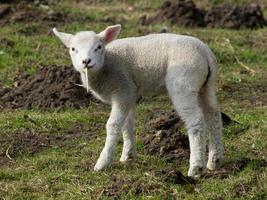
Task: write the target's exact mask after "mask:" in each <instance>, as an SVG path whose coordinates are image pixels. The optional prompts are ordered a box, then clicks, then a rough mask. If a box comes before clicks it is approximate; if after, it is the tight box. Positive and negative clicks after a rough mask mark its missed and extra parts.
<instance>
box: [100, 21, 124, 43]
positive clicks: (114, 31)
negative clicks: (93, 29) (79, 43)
mask: <svg viewBox="0 0 267 200" xmlns="http://www.w3.org/2000/svg"><path fill="white" fill-rule="evenodd" d="M120 31H121V25H120V24H117V25H114V26H108V27H107V28H106V29H105V30H104V31H102V32H101V33H99V34H98V35H99V36H100V37H101V38H102V39H103V41H104V43H105V44H108V43H110V42H111V41H113V40H115V39H116V38H117V36H118V35H119V33H120Z"/></svg>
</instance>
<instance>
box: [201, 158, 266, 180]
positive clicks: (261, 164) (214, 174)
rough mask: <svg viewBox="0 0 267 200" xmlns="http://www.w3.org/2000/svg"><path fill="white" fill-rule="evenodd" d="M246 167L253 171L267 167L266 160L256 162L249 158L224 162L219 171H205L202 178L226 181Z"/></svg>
mask: <svg viewBox="0 0 267 200" xmlns="http://www.w3.org/2000/svg"><path fill="white" fill-rule="evenodd" d="M248 165H251V166H253V169H260V168H266V167H267V161H266V160H263V159H262V160H256V159H250V158H239V159H237V160H232V161H229V162H226V163H224V164H223V165H222V167H221V169H219V170H216V171H206V172H205V173H204V174H203V177H204V178H219V179H226V178H229V177H230V176H233V175H236V174H238V173H239V172H241V171H243V170H244V169H245V168H246V167H247V166H248Z"/></svg>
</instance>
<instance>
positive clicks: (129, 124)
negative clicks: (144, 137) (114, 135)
mask: <svg viewBox="0 0 267 200" xmlns="http://www.w3.org/2000/svg"><path fill="white" fill-rule="evenodd" d="M134 115H135V114H134V109H131V110H130V112H129V114H128V116H127V118H126V120H125V123H124V126H123V127H122V133H123V149H122V154H121V158H120V161H121V162H126V161H130V160H135V159H136V148H135V139H134V126H135V119H134Z"/></svg>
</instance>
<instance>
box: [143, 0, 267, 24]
mask: <svg viewBox="0 0 267 200" xmlns="http://www.w3.org/2000/svg"><path fill="white" fill-rule="evenodd" d="M140 21H141V24H143V25H148V24H151V23H159V22H162V21H169V22H171V23H172V24H177V25H179V26H184V27H206V26H208V27H221V28H232V29H239V28H241V27H246V28H262V27H264V26H266V25H267V23H266V20H265V19H264V16H263V12H262V10H261V7H260V6H259V5H258V4H251V5H246V6H232V5H219V6H213V7H211V8H210V9H207V10H205V9H201V8H198V7H197V6H196V4H195V3H194V1H192V0H177V1H165V2H164V3H163V4H162V6H161V7H160V11H159V12H158V14H156V15H155V16H153V17H151V18H148V19H147V17H146V16H143V17H141V19H140Z"/></svg>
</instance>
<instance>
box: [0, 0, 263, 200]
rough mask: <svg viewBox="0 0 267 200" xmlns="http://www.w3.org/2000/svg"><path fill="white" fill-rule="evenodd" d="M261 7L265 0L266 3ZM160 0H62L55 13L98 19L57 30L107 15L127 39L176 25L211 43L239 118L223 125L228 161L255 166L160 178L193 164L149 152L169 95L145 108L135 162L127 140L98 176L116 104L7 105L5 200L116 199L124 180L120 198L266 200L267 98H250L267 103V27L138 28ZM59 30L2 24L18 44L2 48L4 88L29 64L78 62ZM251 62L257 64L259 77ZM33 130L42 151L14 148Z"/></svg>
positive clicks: (2, 125) (140, 110) (0, 132)
mask: <svg viewBox="0 0 267 200" xmlns="http://www.w3.org/2000/svg"><path fill="white" fill-rule="evenodd" d="M197 2H198V3H199V4H202V5H207V3H209V2H212V3H219V2H222V1H217V0H216V1H208V0H206V1H205V0H203V1H197ZM238 2H239V3H244V2H252V1H243V0H242V1H241V0H240V1H238ZM262 3H263V5H265V4H266V2H265V1H262ZM160 4H161V1H158V0H157V1H141V0H139V1H133V0H131V1H120V2H118V1H111V3H99V4H94V5H90V4H86V3H85V4H83V3H80V4H77V5H76V4H75V3H74V1H61V3H60V4H59V5H56V8H55V9H63V10H64V11H66V12H68V13H83V14H84V15H86V16H88V18H89V20H88V21H81V22H69V23H65V24H64V23H61V24H58V25H57V28H58V29H59V30H62V31H67V32H71V33H74V32H77V31H79V30H85V29H89V30H90V29H92V30H95V31H101V30H102V29H104V28H105V26H107V25H109V24H110V23H109V22H103V16H108V17H110V18H114V19H115V21H121V22H122V25H123V30H122V33H121V37H128V36H136V35H141V34H142V33H139V32H138V29H141V30H144V31H149V32H158V31H159V30H160V29H161V28H162V27H164V26H167V27H168V30H170V31H171V32H175V33H180V34H187V35H193V36H196V37H198V38H200V39H201V40H203V41H205V42H207V43H208V44H209V46H210V47H211V49H212V50H213V51H214V52H215V54H216V56H217V58H218V61H219V63H220V72H219V78H218V97H219V101H220V105H221V108H222V110H223V111H224V112H225V113H227V114H228V115H230V116H231V117H232V118H233V119H235V120H236V121H238V122H239V123H240V125H231V126H229V127H227V128H225V129H224V132H223V135H224V136H223V140H224V144H225V158H224V162H225V163H227V162H228V161H233V160H239V159H240V158H248V159H250V160H251V161H250V162H249V163H248V165H246V166H245V168H244V169H243V170H241V171H240V172H238V173H237V174H233V175H231V176H230V177H229V178H226V179H219V178H216V177H214V178H203V179H200V180H199V181H198V183H197V184H196V185H194V186H190V185H186V186H181V185H177V184H173V183H170V182H166V181H164V180H163V179H161V178H159V177H156V176H154V175H152V174H151V170H161V169H165V168H168V167H175V168H176V169H178V170H181V171H182V172H183V173H184V174H186V173H187V169H188V161H184V162H181V163H168V162H165V161H164V160H163V159H162V158H160V157H157V156H153V155H147V154H145V153H144V151H143V144H142V142H141V138H142V137H143V136H144V135H145V133H146V131H147V130H146V127H145V123H146V122H147V121H148V120H149V117H150V116H151V115H152V112H153V110H168V109H170V108H172V106H171V103H170V101H169V100H168V98H167V97H166V96H165V95H159V96H157V97H151V96H149V97H146V98H145V99H144V101H142V102H141V104H139V105H138V106H137V122H136V123H137V127H136V132H137V133H136V135H137V137H136V138H137V150H138V161H137V162H136V163H133V164H132V165H130V164H127V165H123V164H121V163H119V162H118V159H119V156H120V152H121V146H122V142H121V141H120V143H119V145H118V149H117V154H116V162H115V163H114V165H113V166H112V167H111V168H109V169H107V170H105V171H103V172H98V173H95V172H93V171H92V169H93V166H94V163H95V162H96V160H97V157H98V155H99V153H100V152H101V148H102V147H103V145H104V138H105V130H104V128H105V122H106V120H107V118H108V114H109V110H110V108H109V107H108V106H102V105H100V106H97V105H92V106H90V107H88V108H82V109H80V110H73V109H67V110H64V111H59V112H58V111H57V112H56V111H41V110H24V109H20V110H15V111H14V110H3V111H1V112H0V142H1V141H6V140H5V139H6V138H7V137H10V138H13V140H10V142H11V143H5V142H4V143H3V144H0V154H1V153H3V154H7V155H10V157H11V160H10V159H6V160H5V162H4V163H2V162H1V160H0V199H12V200H13V199H97V198H98V199H108V198H109V197H108V196H107V195H106V190H107V189H108V188H110V187H112V185H114V184H115V183H118V182H116V180H120V179H122V180H125V183H122V184H121V185H120V186H119V188H118V191H117V194H118V195H119V197H120V199H148V198H150V199H203V200H204V199H234V198H236V199H266V197H267V170H266V166H265V167H261V160H266V159H267V154H266V152H267V142H266V133H267V124H266V119H267V109H266V108H267V106H266V101H265V104H263V105H261V104H260V103H257V104H256V103H253V102H252V103H251V102H250V101H249V100H250V99H251V98H252V97H253V98H254V99H255V100H256V101H258V102H264V101H263V100H264V98H266V94H264V93H262V92H260V91H266V90H264V88H266V87H267V68H266V66H267V57H266V55H267V54H266V53H267V52H266V45H267V42H266V30H267V29H266V28H265V29H259V30H239V31H234V30H224V29H203V28H199V29H190V28H181V27H177V26H175V25H171V24H169V23H163V24H158V25H150V26H148V27H141V26H140V25H138V23H137V21H138V18H139V17H140V16H141V15H143V14H150V15H152V14H153V13H154V12H155V11H156V8H157V7H158V6H159V5H160ZM129 7H133V8H130V9H129ZM265 12H266V10H265ZM118 13H120V15H118ZM54 26H55V24H50V23H41V22H34V23H31V24H27V25H25V24H23V23H14V24H7V25H5V26H3V27H1V30H0V39H2V38H5V39H7V40H8V41H11V43H13V45H11V46H5V45H3V44H0V51H3V52H4V54H0V83H1V84H4V85H7V86H10V85H11V84H12V83H13V78H14V75H15V74H16V73H18V72H19V71H20V70H25V71H27V72H28V73H29V74H32V73H34V72H35V71H36V69H37V68H38V67H39V66H46V67H49V66H51V65H65V64H69V63H70V59H69V56H68V52H67V50H66V49H65V48H64V47H63V45H61V43H60V42H59V41H58V40H57V38H55V37H54V36H53V35H49V34H47V33H48V30H50V29H51V28H53V27H54ZM25 27H26V29H27V27H30V28H32V27H35V28H36V32H35V33H34V34H30V35H25V34H23V33H21V32H18V31H17V30H22V29H23V30H25ZM35 28H32V29H33V30H35ZM237 59H239V61H240V62H241V63H242V64H243V65H242V64H241V63H240V62H239V63H238V61H237ZM244 65H245V66H247V67H248V68H250V69H251V70H254V71H255V74H252V73H251V72H250V71H248V70H247V69H246V68H245V67H244ZM229 85H230V86H231V87H233V88H232V90H233V92H232V93H230V94H229V93H227V92H225V91H224V90H223V87H225V86H229ZM248 88H249V89H248ZM25 130H26V131H29V132H31V133H32V134H33V135H35V137H36V138H41V139H42V140H40V141H43V142H44V144H43V146H41V147H42V148H40V149H39V150H38V149H37V150H36V149H34V151H33V150H32V149H31V147H28V146H23V145H21V146H19V145H18V149H19V150H18V151H16V152H15V150H14V149H13V148H14V147H12V148H11V147H10V145H11V146H12V144H17V143H16V141H17V140H19V139H20V138H19V136H20V134H21V133H22V132H25ZM75 130H78V131H79V132H80V133H82V134H81V135H79V136H77V137H76V136H74V137H71V135H72V134H76V133H75ZM64 135H65V136H66V137H65V138H64ZM67 136H70V137H67ZM46 137H50V138H51V143H48V142H47V140H45V139H43V138H46ZM56 137H63V138H64V140H63V139H58V140H57V139H56ZM12 142H13V143H12ZM29 146H30V145H29ZM12 153H14V154H12ZM115 179H116V180H115ZM238 185H241V192H239V193H237V194H235V190H236V188H237V186H238ZM242 188H243V189H242ZM141 189H143V190H141Z"/></svg>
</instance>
